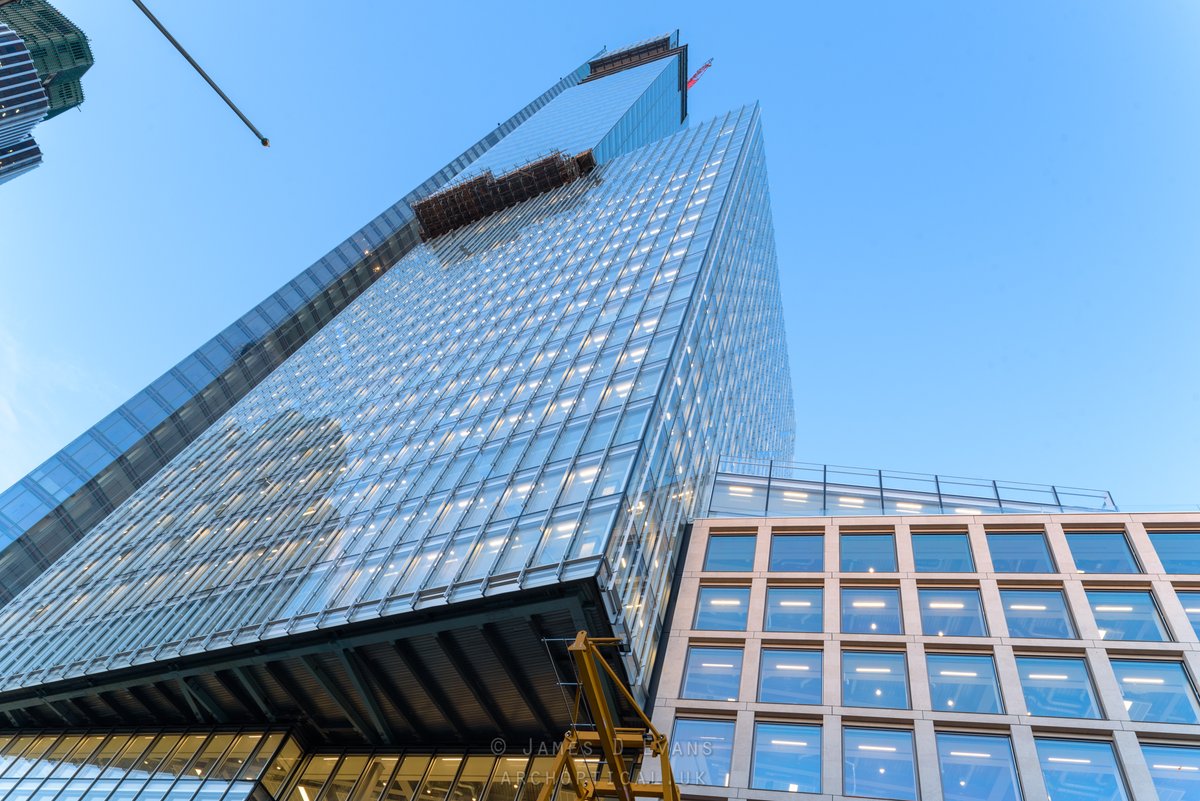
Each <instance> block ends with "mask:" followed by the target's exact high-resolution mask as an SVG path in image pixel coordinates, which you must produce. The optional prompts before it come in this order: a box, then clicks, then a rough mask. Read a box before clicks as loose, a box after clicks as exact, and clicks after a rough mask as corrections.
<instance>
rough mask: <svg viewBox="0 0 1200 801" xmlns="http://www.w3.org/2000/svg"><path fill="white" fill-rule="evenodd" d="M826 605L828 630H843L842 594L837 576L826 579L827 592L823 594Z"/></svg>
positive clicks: (822, 598)
mask: <svg viewBox="0 0 1200 801" xmlns="http://www.w3.org/2000/svg"><path fill="white" fill-rule="evenodd" d="M821 603H822V604H823V606H824V614H823V616H822V617H823V618H824V621H825V631H826V632H839V631H841V630H842V595H841V591H840V588H839V586H838V580H837V579H835V578H827V579H825V592H824V593H823V594H822V595H821Z"/></svg>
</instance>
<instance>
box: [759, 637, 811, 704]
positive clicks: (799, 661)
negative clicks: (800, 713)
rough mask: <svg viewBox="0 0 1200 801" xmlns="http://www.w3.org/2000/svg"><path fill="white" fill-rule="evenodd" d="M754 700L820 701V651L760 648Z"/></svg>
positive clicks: (799, 702) (783, 702) (782, 702)
mask: <svg viewBox="0 0 1200 801" xmlns="http://www.w3.org/2000/svg"><path fill="white" fill-rule="evenodd" d="M758 700H760V701H765V702H768V703H775V704H819V703H821V652H820V651H798V650H783V649H779V650H774V649H767V648H764V649H763V651H762V660H761V664H760V666H759V679H758Z"/></svg>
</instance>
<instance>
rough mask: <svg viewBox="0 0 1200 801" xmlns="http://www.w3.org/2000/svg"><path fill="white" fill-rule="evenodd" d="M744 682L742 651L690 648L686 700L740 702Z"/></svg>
mask: <svg viewBox="0 0 1200 801" xmlns="http://www.w3.org/2000/svg"><path fill="white" fill-rule="evenodd" d="M741 680H742V649H741V648H707V647H704V646H699V645H693V646H691V647H690V648H688V655H687V664H686V665H685V666H684V669H683V692H682V695H683V697H684V698H694V699H697V700H703V701H736V700H737V699H738V687H739V685H740V684H741Z"/></svg>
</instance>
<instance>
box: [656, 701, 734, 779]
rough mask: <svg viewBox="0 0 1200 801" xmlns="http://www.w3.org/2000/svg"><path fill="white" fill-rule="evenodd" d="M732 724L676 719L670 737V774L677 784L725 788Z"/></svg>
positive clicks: (729, 757) (724, 721) (728, 721)
mask: <svg viewBox="0 0 1200 801" xmlns="http://www.w3.org/2000/svg"><path fill="white" fill-rule="evenodd" d="M732 756H733V721H732V720H697V719H695V718H679V719H677V720H676V721H675V728H674V730H673V732H672V734H671V770H672V772H673V773H674V775H675V781H676V782H678V783H680V784H707V785H712V786H715V787H728V786H729V764H730V759H731V757H732Z"/></svg>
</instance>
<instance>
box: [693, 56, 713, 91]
mask: <svg viewBox="0 0 1200 801" xmlns="http://www.w3.org/2000/svg"><path fill="white" fill-rule="evenodd" d="M711 66H712V59H711V58H710V59H709V60H708V61H705V62H704V63H703V64H701V65H700V69H698V70H696V71H695V72H693V73H692V77H690V78H688V83H687V88H688V89H691V88H692V87H693V86H695V85H696V82H697V81H699V80H700V76H701V75H703V74H704V73H706V72H708V68H709V67H711Z"/></svg>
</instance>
